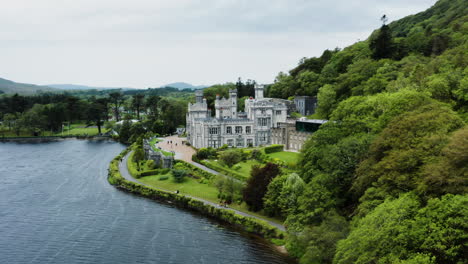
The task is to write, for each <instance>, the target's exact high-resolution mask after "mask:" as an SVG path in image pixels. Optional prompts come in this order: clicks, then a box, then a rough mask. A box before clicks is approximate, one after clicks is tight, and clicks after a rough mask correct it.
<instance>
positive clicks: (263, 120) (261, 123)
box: [258, 118, 269, 126]
mask: <svg viewBox="0 0 468 264" xmlns="http://www.w3.org/2000/svg"><path fill="white" fill-rule="evenodd" d="M268 121H269V118H259V119H258V125H259V126H267V125H268V123H269V122H268Z"/></svg>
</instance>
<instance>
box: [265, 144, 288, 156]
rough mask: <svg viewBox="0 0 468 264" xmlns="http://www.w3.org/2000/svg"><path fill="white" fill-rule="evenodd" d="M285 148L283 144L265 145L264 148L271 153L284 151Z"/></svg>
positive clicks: (267, 152)
mask: <svg viewBox="0 0 468 264" xmlns="http://www.w3.org/2000/svg"><path fill="white" fill-rule="evenodd" d="M283 149H284V146H283V145H271V146H268V147H265V149H264V150H265V153H266V154H270V153H275V152H280V151H283Z"/></svg>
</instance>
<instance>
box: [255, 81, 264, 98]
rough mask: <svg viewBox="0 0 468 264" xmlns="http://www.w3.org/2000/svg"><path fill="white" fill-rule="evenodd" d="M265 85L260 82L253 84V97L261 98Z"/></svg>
mask: <svg viewBox="0 0 468 264" xmlns="http://www.w3.org/2000/svg"><path fill="white" fill-rule="evenodd" d="M264 88H265V86H264V85H262V84H255V99H257V100H258V99H263V90H264Z"/></svg>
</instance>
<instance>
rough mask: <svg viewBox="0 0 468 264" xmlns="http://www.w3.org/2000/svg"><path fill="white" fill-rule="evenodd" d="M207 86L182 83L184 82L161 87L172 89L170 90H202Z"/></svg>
mask: <svg viewBox="0 0 468 264" xmlns="http://www.w3.org/2000/svg"><path fill="white" fill-rule="evenodd" d="M208 86H209V85H192V84H190V83H184V82H175V83H170V84H166V85H163V86H161V87H172V88H177V89H181V90H182V89H203V88H206V87H208Z"/></svg>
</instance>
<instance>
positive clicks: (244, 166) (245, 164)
mask: <svg viewBox="0 0 468 264" xmlns="http://www.w3.org/2000/svg"><path fill="white" fill-rule="evenodd" d="M205 162H206V163H210V164H213V165H215V166H217V167H221V168H222V169H223V170H226V171H227V172H230V173H233V174H240V175H241V176H242V177H241V178H242V179H244V180H247V179H248V178H250V171H251V170H252V166H253V165H259V164H261V163H260V162H258V161H256V160H247V161H241V162H239V163H237V164H235V165H234V166H232V167H231V168H229V167H228V166H225V165H224V164H222V163H221V162H219V161H217V160H205ZM236 167H239V169H235V168H236ZM215 170H216V169H215ZM220 172H221V173H224V172H223V171H220ZM228 174H229V173H228Z"/></svg>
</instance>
